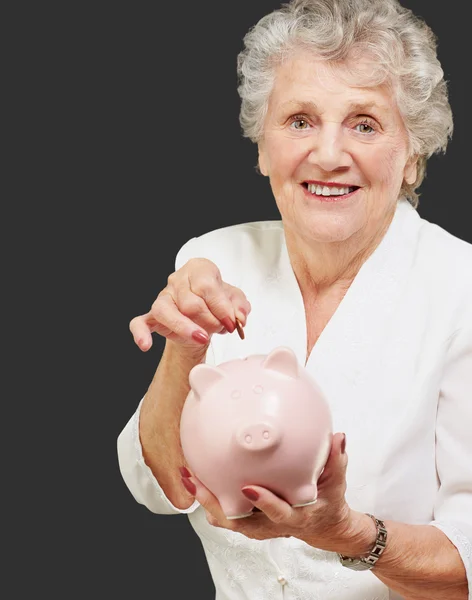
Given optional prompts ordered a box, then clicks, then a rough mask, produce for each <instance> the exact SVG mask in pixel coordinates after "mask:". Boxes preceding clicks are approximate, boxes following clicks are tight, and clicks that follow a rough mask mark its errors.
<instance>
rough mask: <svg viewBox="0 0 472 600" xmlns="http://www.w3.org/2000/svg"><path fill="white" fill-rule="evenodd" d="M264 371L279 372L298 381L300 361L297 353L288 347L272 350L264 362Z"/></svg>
mask: <svg viewBox="0 0 472 600" xmlns="http://www.w3.org/2000/svg"><path fill="white" fill-rule="evenodd" d="M262 368H263V369H270V370H271V371H277V372H278V373H282V374H283V375H288V376H289V377H293V378H294V379H296V378H297V377H298V361H297V357H296V356H295V352H294V351H293V350H292V349H291V348H288V347H287V346H280V347H279V348H275V350H272V352H271V353H270V354H268V355H267V356H266V358H265V359H264V360H263V362H262Z"/></svg>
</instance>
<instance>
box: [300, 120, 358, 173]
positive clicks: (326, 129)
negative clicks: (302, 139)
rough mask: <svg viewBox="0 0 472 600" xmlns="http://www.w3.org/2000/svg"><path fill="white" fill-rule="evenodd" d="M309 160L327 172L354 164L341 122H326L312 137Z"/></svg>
mask: <svg viewBox="0 0 472 600" xmlns="http://www.w3.org/2000/svg"><path fill="white" fill-rule="evenodd" d="M311 143H312V147H311V150H310V154H309V157H308V160H309V162H310V163H311V164H313V165H317V166H318V167H319V168H320V169H321V170H323V171H325V172H331V171H337V170H340V169H341V170H342V169H346V168H348V167H350V166H351V165H352V156H351V154H350V153H349V152H348V149H347V146H346V140H345V139H344V136H343V131H342V126H341V125H340V124H339V123H335V122H328V123H324V124H323V125H322V126H321V127H320V129H319V130H318V131H317V134H316V136H314V137H313V138H312V142H311Z"/></svg>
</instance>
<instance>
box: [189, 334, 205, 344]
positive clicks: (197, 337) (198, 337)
mask: <svg viewBox="0 0 472 600" xmlns="http://www.w3.org/2000/svg"><path fill="white" fill-rule="evenodd" d="M192 339H193V340H195V341H196V342H199V343H200V344H208V342H209V337H208V336H207V335H205V334H204V333H202V332H201V331H194V332H193V333H192Z"/></svg>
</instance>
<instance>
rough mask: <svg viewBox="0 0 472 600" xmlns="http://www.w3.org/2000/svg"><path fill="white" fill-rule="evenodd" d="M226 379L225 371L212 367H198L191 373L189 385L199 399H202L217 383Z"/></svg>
mask: <svg viewBox="0 0 472 600" xmlns="http://www.w3.org/2000/svg"><path fill="white" fill-rule="evenodd" d="M225 377H226V375H225V373H224V371H222V370H221V369H218V367H212V366H211V365H203V364H202V365H196V366H195V367H193V369H191V371H190V373H189V377H188V379H189V383H190V387H191V388H192V390H193V391H194V392H195V394H196V395H197V397H201V396H202V395H203V394H204V393H205V392H206V391H207V390H209V389H210V388H211V387H212V386H213V385H214V384H215V383H217V382H218V381H221V380H222V379H224V378H225Z"/></svg>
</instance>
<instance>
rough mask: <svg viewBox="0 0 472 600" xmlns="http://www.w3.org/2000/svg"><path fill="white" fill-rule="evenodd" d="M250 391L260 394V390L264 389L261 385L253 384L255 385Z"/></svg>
mask: <svg viewBox="0 0 472 600" xmlns="http://www.w3.org/2000/svg"><path fill="white" fill-rule="evenodd" d="M252 391H253V392H254V393H255V394H262V392H263V391H264V388H263V387H262V385H255V386H254V387H253V388H252Z"/></svg>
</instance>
